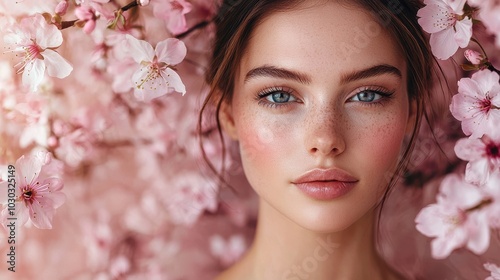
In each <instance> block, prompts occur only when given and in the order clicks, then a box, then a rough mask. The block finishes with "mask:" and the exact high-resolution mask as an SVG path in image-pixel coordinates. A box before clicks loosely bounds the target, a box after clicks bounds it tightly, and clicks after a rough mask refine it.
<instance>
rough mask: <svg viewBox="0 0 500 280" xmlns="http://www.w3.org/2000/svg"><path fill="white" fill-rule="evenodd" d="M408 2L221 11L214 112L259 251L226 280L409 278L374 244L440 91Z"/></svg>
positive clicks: (262, 5) (276, 4) (227, 6)
mask: <svg viewBox="0 0 500 280" xmlns="http://www.w3.org/2000/svg"><path fill="white" fill-rule="evenodd" d="M410 2H412V1H402V2H399V1H256V0H252V1H239V2H236V3H235V2H234V1H228V3H223V5H222V7H221V11H220V14H219V17H218V20H217V37H216V40H215V46H214V55H213V59H212V64H211V68H210V69H209V72H208V75H207V77H208V82H209V84H210V85H211V89H212V90H211V92H210V95H209V96H208V98H207V100H206V101H205V106H206V105H208V104H213V103H215V104H216V106H217V112H218V116H219V119H218V121H220V124H221V126H222V129H223V130H224V131H225V132H226V133H227V134H228V135H229V136H230V137H231V138H232V139H234V140H235V141H238V143H239V148H240V154H241V160H242V166H243V168H244V172H245V175H246V177H247V179H248V181H249V183H250V185H251V186H252V188H253V189H254V190H255V191H256V193H257V194H258V195H259V199H260V200H259V216H258V225H257V230H256V235H255V239H254V242H253V244H252V246H251V248H250V249H249V250H248V252H247V253H246V255H245V256H244V257H243V258H242V259H241V260H240V261H239V262H238V263H236V264H235V265H234V266H232V267H231V268H230V269H228V270H227V271H225V272H224V273H222V274H221V275H220V276H219V277H218V278H217V279H218V280H226V279H238V280H245V279H259V280H260V279H273V280H274V279H315V280H321V279H325V280H326V279H401V276H399V275H398V274H397V272H395V271H394V270H393V269H392V268H391V267H389V266H388V265H387V264H386V263H385V262H384V260H383V259H382V258H381V257H380V256H379V255H378V253H377V251H376V249H375V238H374V237H375V229H376V228H375V225H376V216H377V215H376V214H377V210H379V209H380V207H381V204H382V203H381V202H382V201H383V199H384V198H385V196H386V195H387V192H388V191H389V189H390V187H391V186H392V185H393V184H394V182H395V180H394V179H395V178H396V175H397V174H398V173H399V172H400V171H401V170H402V169H403V168H404V166H405V163H406V161H407V158H408V156H409V154H410V152H411V149H412V147H413V139H414V137H415V132H416V131H417V130H418V126H419V123H420V119H421V117H422V104H423V102H424V100H425V99H426V95H427V89H428V88H430V84H431V79H430V75H429V69H431V65H432V63H431V56H430V54H429V49H428V46H427V45H426V43H425V39H424V37H423V35H422V33H421V31H420V29H419V27H418V24H417V21H416V11H417V9H418V5H416V4H415V3H410ZM205 106H204V107H205ZM405 140H406V141H405Z"/></svg>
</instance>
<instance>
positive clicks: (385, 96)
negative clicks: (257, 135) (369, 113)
mask: <svg viewBox="0 0 500 280" xmlns="http://www.w3.org/2000/svg"><path fill="white" fill-rule="evenodd" d="M366 91H370V92H373V93H375V94H378V95H380V96H381V97H380V98H379V99H377V100H376V101H373V102H363V101H357V103H361V105H362V106H381V105H384V103H385V102H387V101H388V100H389V99H391V98H392V97H393V94H394V92H395V91H394V90H392V91H389V90H387V89H385V88H382V87H362V88H360V89H358V90H356V93H355V94H354V95H353V96H352V97H351V98H349V99H348V100H351V99H352V98H354V97H355V96H357V95H358V94H360V93H362V92H366ZM277 92H283V93H286V94H289V95H290V96H293V97H294V98H296V99H297V100H299V99H298V98H297V97H295V96H294V95H293V90H291V89H289V88H285V87H269V88H266V89H264V90H262V91H260V92H259V93H258V94H257V96H256V98H255V99H256V100H257V101H258V104H259V105H262V106H267V107H269V108H284V107H285V106H290V105H291V103H292V102H297V101H292V102H284V103H276V102H270V101H268V100H266V97H268V96H270V95H271V94H273V93H277ZM299 102H300V101H299ZM350 102H356V101H350Z"/></svg>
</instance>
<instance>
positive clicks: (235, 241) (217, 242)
mask: <svg viewBox="0 0 500 280" xmlns="http://www.w3.org/2000/svg"><path fill="white" fill-rule="evenodd" d="M246 247H247V246H246V245H245V238H244V237H243V236H242V235H233V236H231V237H230V238H229V240H227V241H226V240H224V238H223V237H222V236H220V235H214V236H212V237H211V238H210V251H211V252H212V254H213V255H214V256H216V257H218V258H219V260H220V261H221V263H222V265H223V266H225V267H228V266H230V265H232V264H233V263H235V262H236V261H237V260H238V259H239V258H240V257H241V256H242V255H243V253H245V251H246Z"/></svg>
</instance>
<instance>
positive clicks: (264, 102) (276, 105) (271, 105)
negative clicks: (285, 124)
mask: <svg viewBox="0 0 500 280" xmlns="http://www.w3.org/2000/svg"><path fill="white" fill-rule="evenodd" d="M277 92H283V93H286V94H290V96H293V97H295V96H294V95H293V90H291V89H289V88H285V87H269V88H266V89H264V90H262V91H260V92H259V93H258V94H257V96H256V98H255V99H257V101H258V104H259V105H262V106H266V107H269V108H284V107H285V106H289V105H290V103H291V102H285V103H275V102H270V101H267V100H266V97H268V96H269V95H271V94H273V93H277ZM295 98H297V97H295ZM297 100H298V98H297Z"/></svg>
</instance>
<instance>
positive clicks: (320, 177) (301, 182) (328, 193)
mask: <svg viewBox="0 0 500 280" xmlns="http://www.w3.org/2000/svg"><path fill="white" fill-rule="evenodd" d="M358 181H359V180H358V179H357V178H355V177H354V176H352V175H350V174H349V173H348V172H346V171H344V170H341V169H313V170H311V171H308V172H306V173H305V174H303V175H302V176H300V177H299V178H297V179H295V180H294V181H293V182H292V183H293V184H294V185H295V186H296V187H297V188H298V189H299V190H300V191H302V192H303V193H304V194H305V195H307V196H308V197H310V198H313V199H316V200H332V199H335V198H339V197H341V196H344V195H346V194H347V193H349V192H350V191H351V190H352V189H353V188H354V187H355V185H356V184H357V182H358Z"/></svg>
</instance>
